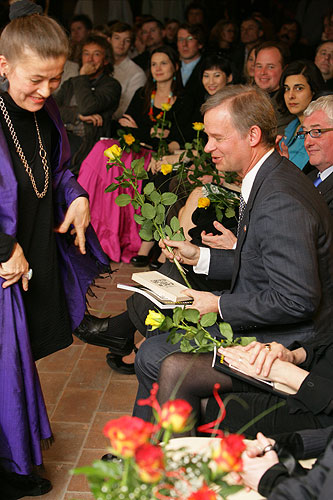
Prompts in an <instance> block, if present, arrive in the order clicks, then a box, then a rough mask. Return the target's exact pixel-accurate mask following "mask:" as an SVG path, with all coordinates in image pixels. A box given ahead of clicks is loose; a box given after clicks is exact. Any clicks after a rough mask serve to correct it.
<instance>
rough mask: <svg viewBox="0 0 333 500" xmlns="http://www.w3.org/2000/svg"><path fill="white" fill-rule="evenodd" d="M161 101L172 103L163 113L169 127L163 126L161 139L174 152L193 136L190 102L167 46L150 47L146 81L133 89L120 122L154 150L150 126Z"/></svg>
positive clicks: (177, 61)
mask: <svg viewBox="0 0 333 500" xmlns="http://www.w3.org/2000/svg"><path fill="white" fill-rule="evenodd" d="M162 104H168V105H170V106H171V108H170V109H169V110H168V111H167V112H166V115H165V116H166V120H168V121H170V122H171V127H170V129H169V128H165V130H164V139H165V140H166V141H167V142H168V145H169V151H170V152H173V151H175V150H177V149H180V147H182V146H183V145H184V144H185V142H187V141H189V140H191V139H192V136H193V130H192V113H193V104H192V102H191V100H190V99H189V98H188V96H187V95H186V94H185V93H184V92H183V89H182V84H181V80H180V73H179V60H178V56H177V54H176V53H175V52H174V50H173V49H172V48H171V47H169V46H163V47H160V48H158V49H155V50H153V52H152V54H151V61H150V70H149V74H148V79H147V82H146V84H145V86H144V87H142V88H140V89H138V90H137V91H136V92H135V94H134V96H133V99H132V101H131V103H130V105H129V107H128V109H127V111H126V113H125V114H124V115H123V116H122V118H120V119H119V124H120V125H121V127H128V128H129V129H130V130H131V133H132V134H133V135H134V136H135V137H136V138H138V139H139V140H140V141H141V142H143V143H145V144H148V145H150V146H151V147H152V148H153V149H155V150H156V151H157V148H158V143H159V138H158V137H154V130H153V126H154V124H155V123H156V117H157V116H161V113H163V111H162Z"/></svg>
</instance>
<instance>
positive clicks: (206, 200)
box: [198, 197, 210, 208]
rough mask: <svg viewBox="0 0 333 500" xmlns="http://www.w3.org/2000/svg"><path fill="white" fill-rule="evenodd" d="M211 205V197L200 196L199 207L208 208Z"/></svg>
mask: <svg viewBox="0 0 333 500" xmlns="http://www.w3.org/2000/svg"><path fill="white" fill-rule="evenodd" d="M209 205H210V199H209V198H206V197H205V198H199V199H198V208H207V207H209Z"/></svg>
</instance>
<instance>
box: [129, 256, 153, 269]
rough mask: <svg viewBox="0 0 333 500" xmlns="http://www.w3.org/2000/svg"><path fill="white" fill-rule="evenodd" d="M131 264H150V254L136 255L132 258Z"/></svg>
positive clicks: (142, 265) (136, 265) (139, 265)
mask: <svg viewBox="0 0 333 500" xmlns="http://www.w3.org/2000/svg"><path fill="white" fill-rule="evenodd" d="M131 264H133V266H135V267H145V266H148V264H149V257H148V255H135V256H134V257H132V258H131Z"/></svg>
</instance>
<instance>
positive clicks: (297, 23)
mask: <svg viewBox="0 0 333 500" xmlns="http://www.w3.org/2000/svg"><path fill="white" fill-rule="evenodd" d="M288 24H295V25H296V27H297V35H296V42H298V41H299V39H300V36H301V32H302V27H301V25H300V23H299V22H298V21H296V19H285V20H284V22H282V23H281V24H280V27H279V29H278V31H277V33H280V31H281V28H282V27H283V26H286V25H288Z"/></svg>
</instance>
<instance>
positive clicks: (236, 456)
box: [212, 434, 246, 472]
mask: <svg viewBox="0 0 333 500" xmlns="http://www.w3.org/2000/svg"><path fill="white" fill-rule="evenodd" d="M245 448H246V446H245V444H244V436H242V435H239V434H230V435H229V436H225V437H224V438H222V439H221V440H220V443H219V446H218V447H216V448H215V449H214V450H213V453H212V458H213V459H214V460H215V462H216V463H217V466H218V469H219V470H221V471H223V472H231V471H241V470H242V467H243V462H242V459H241V455H242V453H243V451H244V450H245Z"/></svg>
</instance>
